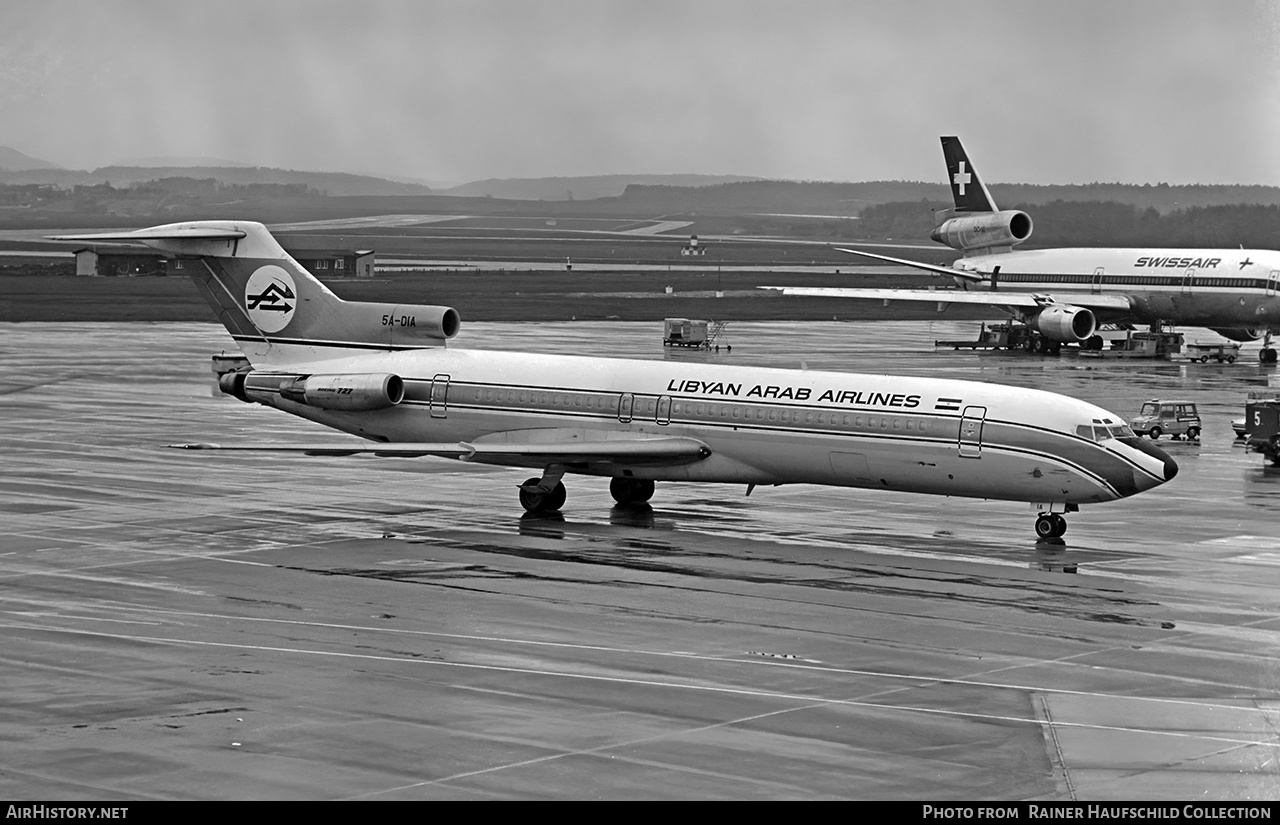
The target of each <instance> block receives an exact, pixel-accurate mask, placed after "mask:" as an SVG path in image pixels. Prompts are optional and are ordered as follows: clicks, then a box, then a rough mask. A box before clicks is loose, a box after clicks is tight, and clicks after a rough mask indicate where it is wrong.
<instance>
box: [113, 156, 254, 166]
mask: <svg viewBox="0 0 1280 825" xmlns="http://www.w3.org/2000/svg"><path fill="white" fill-rule="evenodd" d="M111 165H112V166H146V167H151V166H164V167H173V166H181V167H196V166H216V167H219V168H232V169H251V168H253V164H252V163H241V162H240V161H238V160H227V159H226V158H210V157H181V156H172V155H166V156H163V157H155V158H125V159H122V160H118V161H116V162H115V163H113V164H111Z"/></svg>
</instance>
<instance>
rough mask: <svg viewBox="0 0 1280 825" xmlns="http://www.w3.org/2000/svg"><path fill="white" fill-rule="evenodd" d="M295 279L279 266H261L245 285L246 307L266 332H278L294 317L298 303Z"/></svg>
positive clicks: (254, 320)
mask: <svg viewBox="0 0 1280 825" xmlns="http://www.w3.org/2000/svg"><path fill="white" fill-rule="evenodd" d="M293 289H294V286H293V278H292V276H290V275H289V273H288V272H285V271H284V270H283V269H281V268H280V267H278V266H270V265H269V266H263V267H259V268H258V269H257V271H255V272H254V273H253V274H252V275H250V276H249V282H248V283H247V284H245V285H244V308H245V309H246V310H248V312H249V318H250V319H251V320H252V321H253V323H254V325H255V326H256V327H257V328H258V329H260V330H262V331H263V332H279V331H280V330H282V329H284V328H285V327H287V326H288V325H289V322H290V321H291V320H293V310H294V309H295V308H296V307H297V306H298V299H297V295H296V294H295V293H294V291H293Z"/></svg>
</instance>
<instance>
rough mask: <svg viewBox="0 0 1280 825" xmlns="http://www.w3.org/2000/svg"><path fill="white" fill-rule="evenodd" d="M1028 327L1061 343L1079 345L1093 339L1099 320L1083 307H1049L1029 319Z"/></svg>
mask: <svg viewBox="0 0 1280 825" xmlns="http://www.w3.org/2000/svg"><path fill="white" fill-rule="evenodd" d="M1027 326H1029V327H1031V328H1032V329H1034V330H1036V331H1037V332H1039V333H1040V334H1041V335H1043V336H1044V337H1046V338H1049V339H1052V340H1054V341H1057V342H1059V343H1062V344H1078V343H1080V342H1081V341H1087V340H1089V339H1090V338H1091V337H1093V333H1094V332H1095V331H1097V329H1098V319H1097V318H1096V317H1094V314H1093V312H1092V310H1088V309H1085V308H1083V307H1073V306H1049V307H1045V308H1044V309H1042V310H1040V311H1039V312H1037V313H1036V314H1035V315H1032V316H1031V317H1030V318H1028V319H1027Z"/></svg>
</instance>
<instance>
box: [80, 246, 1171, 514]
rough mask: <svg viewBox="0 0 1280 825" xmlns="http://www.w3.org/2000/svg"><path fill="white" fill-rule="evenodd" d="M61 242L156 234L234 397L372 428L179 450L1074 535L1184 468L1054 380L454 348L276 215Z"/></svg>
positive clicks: (417, 314) (449, 313)
mask: <svg viewBox="0 0 1280 825" xmlns="http://www.w3.org/2000/svg"><path fill="white" fill-rule="evenodd" d="M60 239H63V240H76V241H85V240H93V241H101V240H114V241H133V242H139V243H143V244H146V245H148V246H151V247H153V248H155V249H159V250H161V251H163V252H166V253H168V254H171V255H176V256H179V257H181V258H184V259H187V260H189V261H191V262H192V263H193V264H194V266H188V269H192V270H195V274H194V276H193V277H194V280H195V282H196V284H197V286H198V287H199V288H200V290H201V291H202V292H203V294H204V296H205V297H206V299H207V300H208V301H209V303H210V304H211V305H212V307H213V308H214V311H215V313H216V314H217V316H218V318H219V320H221V321H222V322H223V324H224V325H225V326H226V327H227V329H228V331H229V332H230V333H231V335H232V337H233V338H234V339H235V340H236V341H237V342H238V343H239V345H240V348H241V350H242V351H243V352H244V354H245V355H246V356H247V357H248V359H249V361H250V363H251V368H249V369H247V370H245V371H241V372H235V373H229V374H227V375H225V376H223V378H222V379H221V386H222V387H223V389H224V390H226V391H227V392H228V393H230V394H232V395H234V396H236V397H237V398H239V399H241V400H242V401H247V402H253V403H258V404H264V405H266V406H269V407H274V408H276V409H279V410H283V411H285V412H288V413H292V414H293V415H297V416H301V417H303V418H307V419H310V420H312V421H316V422H319V423H320V424H323V425H325V426H328V427H332V428H334V429H337V430H342V431H344V432H347V433H350V434H352V435H355V436H359V437H360V438H362V439H365V441H363V442H361V441H355V440H352V441H349V442H342V443H331V444H313V445H292V444H290V445H270V444H268V445H241V446H230V445H228V446H225V447H218V446H217V445H209V444H190V445H180V446H187V447H199V448H209V449H222V450H240V449H249V450H273V451H284V452H294V453H301V454H309V455H330V456H339V455H354V454H357V453H368V454H373V455H377V456H400V457H420V456H443V457H448V458H455V459H461V460H464V461H473V462H478V463H485V464H500V465H508V466H516V467H531V468H534V469H536V470H538V471H540V475H539V476H537V477H533V478H530V479H528V480H527V481H525V482H524V483H523V484H522V485H520V502H521V504H522V505H523V506H524V507H525V509H527V510H531V511H536V510H556V509H559V508H560V507H561V506H563V504H564V502H565V487H564V484H563V482H562V481H561V479H562V477H563V476H564V475H566V474H568V473H579V474H583V475H591V476H603V477H607V478H610V479H611V481H610V491H611V492H612V494H613V497H614V498H615V499H616V500H617V501H619V502H622V503H631V502H643V501H648V500H649V498H650V497H651V496H652V495H653V492H654V482H656V481H684V482H718V483H727V484H744V485H747V489H748V492H750V491H751V489H752V488H753V487H755V486H757V485H778V484H793V483H807V484H826V485H837V486H843V487H865V488H872V489H885V490H898V491H906V492H916V493H927V494H932V495H945V496H967V497H972V498H986V499H1000V500H1007V501H1026V502H1031V503H1032V504H1033V505H1034V506H1035V508H1036V509H1037V510H1038V511H1039V516H1038V517H1037V519H1036V524H1035V528H1036V533H1037V535H1039V536H1041V537H1050V536H1059V535H1062V533H1063V531H1065V529H1066V522H1065V520H1064V519H1063V516H1062V514H1063V513H1066V512H1072V511H1075V510H1077V509H1078V508H1079V505H1081V504H1086V503H1096V502H1106V501H1114V500H1117V499H1122V498H1125V497H1127V496H1131V495H1134V494H1136V493H1140V492H1142V491H1144V490H1150V489H1151V488H1153V487H1156V486H1158V485H1160V484H1163V483H1164V482H1166V481H1168V480H1169V479H1171V478H1173V477H1174V474H1175V473H1176V472H1177V469H1178V468H1177V465H1176V464H1175V463H1174V462H1173V461H1172V460H1171V459H1170V458H1169V457H1168V456H1167V455H1165V454H1164V453H1163V452H1162V451H1161V450H1160V449H1159V448H1157V447H1155V446H1154V445H1152V444H1150V443H1149V442H1145V441H1143V440H1141V439H1139V438H1137V437H1136V436H1134V434H1133V433H1132V432H1131V431H1130V430H1129V428H1128V427H1127V426H1126V425H1125V423H1124V419H1122V418H1121V417H1120V416H1118V415H1116V414H1114V413H1111V412H1108V411H1106V410H1104V409H1102V408H1100V407H1097V406H1094V405H1093V404H1088V403H1085V402H1084V401H1079V400H1076V399H1073V398H1068V397H1066V396H1062V395H1056V394H1053V393H1048V392H1043V391H1039V390H1033V389H1024V388H1021V387H1007V386H1001V385H996V384H984V383H977V382H967V381H952V380H944V379H926V378H910V377H903V376H892V375H856V374H843V373H830V372H818V371H794V370H779V369H759V368H754V367H742V366H717V365H709V364H707V365H699V366H697V367H690V366H688V365H682V366H678V367H674V366H672V365H670V364H667V363H664V362H661V361H640V360H623V359H613V358H598V357H581V356H559V355H538V354H530V353H522V352H492V351H483V350H465V349H458V348H454V347H448V346H446V342H447V340H448V339H450V338H453V337H454V336H455V335H456V334H457V332H458V327H459V318H458V313H457V312H456V311H454V310H453V309H452V308H449V307H432V306H404V305H390V304H373V303H356V302H349V301H344V300H342V299H340V298H338V297H337V296H336V295H334V294H333V293H332V292H330V291H329V290H328V289H327V288H326V287H325V286H324V285H323V284H322V283H320V281H318V280H317V279H315V278H314V277H312V276H311V275H310V274H309V273H308V272H307V271H306V270H305V269H303V268H302V267H301V266H299V265H298V263H297V262H296V261H294V260H293V259H292V258H291V257H290V256H289V255H288V253H286V252H285V251H284V249H282V248H281V247H280V245H279V244H278V243H277V242H276V240H275V239H274V238H273V237H272V236H271V234H270V233H269V232H268V231H267V229H266V227H264V226H262V225H261V224H258V223H251V222H247V221H199V222H193V223H181V224H171V225H167V226H157V227H153V228H150V229H140V230H136V231H132V232H123V233H121V232H115V233H110V234H105V235H74V236H63V237H62V238H60ZM405 318H410V319H414V320H413V322H412V323H400V319H405ZM388 319H394V320H395V323H389V322H388Z"/></svg>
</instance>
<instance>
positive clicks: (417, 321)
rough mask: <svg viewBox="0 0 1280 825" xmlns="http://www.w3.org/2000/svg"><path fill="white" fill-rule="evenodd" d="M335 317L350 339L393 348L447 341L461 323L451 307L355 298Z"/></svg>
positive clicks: (455, 333)
mask: <svg viewBox="0 0 1280 825" xmlns="http://www.w3.org/2000/svg"><path fill="white" fill-rule="evenodd" d="M335 320H336V321H337V323H339V324H341V325H342V326H344V327H346V328H347V330H348V335H349V336H350V337H351V339H352V340H359V341H368V342H370V343H380V344H382V343H385V344H387V345H388V346H393V347H396V346H411V345H415V344H416V345H418V346H422V345H423V344H427V345H430V344H432V343H435V342H440V341H447V340H448V339H450V338H452V337H453V336H455V335H457V334H458V328H459V327H460V326H461V325H462V319H461V318H460V317H459V316H458V311H457V310H456V309H454V308H453V307H436V306H423V305H418V304H371V303H363V302H354V301H353V302H348V303H344V304H343V305H342V314H341V316H339V317H338V318H337V319H335ZM437 345H438V344H437Z"/></svg>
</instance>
